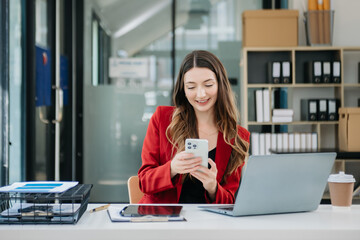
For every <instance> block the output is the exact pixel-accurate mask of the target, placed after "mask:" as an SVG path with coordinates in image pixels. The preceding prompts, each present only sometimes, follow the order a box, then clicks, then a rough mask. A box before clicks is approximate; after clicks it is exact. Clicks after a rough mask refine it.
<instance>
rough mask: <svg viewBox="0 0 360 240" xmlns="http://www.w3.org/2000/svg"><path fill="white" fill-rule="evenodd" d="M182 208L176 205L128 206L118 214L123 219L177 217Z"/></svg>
mask: <svg viewBox="0 0 360 240" xmlns="http://www.w3.org/2000/svg"><path fill="white" fill-rule="evenodd" d="M181 209H182V206H177V205H128V206H126V207H124V208H123V209H122V210H121V211H120V214H121V216H123V217H142V216H146V215H152V216H163V217H178V216H179V215H180V212H181Z"/></svg>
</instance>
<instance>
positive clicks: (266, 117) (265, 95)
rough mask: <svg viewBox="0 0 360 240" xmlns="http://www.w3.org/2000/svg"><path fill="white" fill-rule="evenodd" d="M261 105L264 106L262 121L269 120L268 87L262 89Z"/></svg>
mask: <svg viewBox="0 0 360 240" xmlns="http://www.w3.org/2000/svg"><path fill="white" fill-rule="evenodd" d="M263 107H264V114H263V117H264V122H270V92H269V89H264V90H263Z"/></svg>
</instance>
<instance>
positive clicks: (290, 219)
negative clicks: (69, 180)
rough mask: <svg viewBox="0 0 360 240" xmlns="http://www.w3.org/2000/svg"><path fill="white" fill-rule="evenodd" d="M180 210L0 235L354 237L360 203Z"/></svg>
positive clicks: (99, 216)
mask: <svg viewBox="0 0 360 240" xmlns="http://www.w3.org/2000/svg"><path fill="white" fill-rule="evenodd" d="M96 206H99V205H93V204H92V205H89V207H88V209H92V208H94V207H96ZM118 206H119V207H122V206H125V205H124V204H119V205H118ZM182 215H184V216H185V217H186V219H187V221H186V222H161V223H112V222H111V221H110V219H109V217H108V215H107V212H106V211H100V212H95V213H89V212H86V213H84V215H83V216H82V218H81V219H80V220H79V222H78V223H77V224H76V225H4V224H0V239H1V240H12V239H16V240H20V239H34V240H43V239H46V240H48V239H51V240H72V239H76V240H80V239H85V240H92V239H94V240H107V239H117V240H118V239H141V240H144V239H156V240H161V239H166V240H174V239H181V240H190V239H206V240H210V239H216V240H229V239H242V240H244V239H276V240H278V239H287V240H288V239H322V240H323V239H325V240H330V239H336V240H340V239H347V240H349V239H356V240H359V239H360V205H353V206H352V207H351V209H350V210H333V209H332V207H331V206H330V205H321V206H320V207H319V208H318V210H317V211H314V212H307V213H292V214H279V215H265V216H251V217H229V216H224V215H220V214H215V213H210V212H206V211H203V210H200V209H198V208H197V206H196V205H186V206H184V208H183V210H182Z"/></svg>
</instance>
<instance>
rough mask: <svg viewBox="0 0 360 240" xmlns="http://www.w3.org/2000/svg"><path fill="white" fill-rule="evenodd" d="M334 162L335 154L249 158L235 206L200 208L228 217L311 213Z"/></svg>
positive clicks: (297, 154)
mask: <svg viewBox="0 0 360 240" xmlns="http://www.w3.org/2000/svg"><path fill="white" fill-rule="evenodd" d="M335 158H336V153H294V154H274V155H262V156H259V155H256V156H250V157H249V159H248V162H247V165H246V169H245V171H244V172H243V174H242V179H241V182H240V186H239V189H238V192H237V195H236V200H235V204H227V205H215V206H211V205H209V206H202V207H201V208H202V209H204V210H207V211H211V212H216V213H222V214H227V215H230V216H250V215H262V214H277V213H295V212H307V211H314V210H316V209H317V208H318V206H319V204H320V201H321V199H322V196H323V193H324V190H325V187H326V184H327V179H328V177H329V175H330V173H331V170H332V167H333V165H334V162H335Z"/></svg>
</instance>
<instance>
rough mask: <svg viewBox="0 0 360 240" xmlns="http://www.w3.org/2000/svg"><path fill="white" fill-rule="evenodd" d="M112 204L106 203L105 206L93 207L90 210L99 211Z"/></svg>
mask: <svg viewBox="0 0 360 240" xmlns="http://www.w3.org/2000/svg"><path fill="white" fill-rule="evenodd" d="M109 206H110V203H109V204H106V205H104V206H101V207H97V208H94V209H91V210H90V212H91V213H92V212H98V211H101V210H105V209H107V208H108V207H109Z"/></svg>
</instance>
